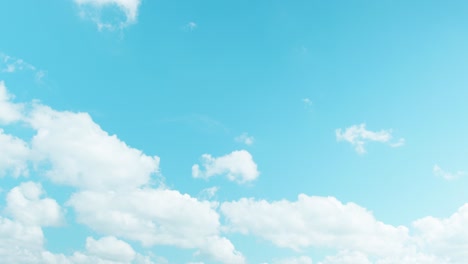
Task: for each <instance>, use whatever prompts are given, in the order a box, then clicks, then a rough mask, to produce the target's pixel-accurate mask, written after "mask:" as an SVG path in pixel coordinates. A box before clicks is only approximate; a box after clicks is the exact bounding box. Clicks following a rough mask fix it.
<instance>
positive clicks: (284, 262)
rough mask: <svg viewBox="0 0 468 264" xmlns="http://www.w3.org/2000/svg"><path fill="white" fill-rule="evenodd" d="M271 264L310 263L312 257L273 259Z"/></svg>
mask: <svg viewBox="0 0 468 264" xmlns="http://www.w3.org/2000/svg"><path fill="white" fill-rule="evenodd" d="M272 264H312V259H311V258H309V257H307V256H301V257H293V258H285V259H278V260H274V261H273V263H272Z"/></svg>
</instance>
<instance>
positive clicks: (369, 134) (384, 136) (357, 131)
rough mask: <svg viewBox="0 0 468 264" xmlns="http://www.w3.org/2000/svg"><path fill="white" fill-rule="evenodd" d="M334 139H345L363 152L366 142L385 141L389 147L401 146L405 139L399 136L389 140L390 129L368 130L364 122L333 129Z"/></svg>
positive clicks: (358, 151) (358, 150)
mask: <svg viewBox="0 0 468 264" xmlns="http://www.w3.org/2000/svg"><path fill="white" fill-rule="evenodd" d="M335 135H336V139H337V140H338V141H347V142H349V143H350V144H351V145H353V146H354V148H355V150H356V152H357V153H360V154H363V153H365V152H366V149H365V145H366V144H367V143H368V142H380V143H387V144H389V145H390V146H391V147H401V146H403V145H404V143H405V140H404V139H403V138H400V139H399V140H398V141H397V142H393V143H392V142H390V140H391V139H392V131H391V130H380V131H376V132H374V131H370V130H367V129H366V124H360V125H353V126H351V127H348V128H346V129H345V130H344V131H342V129H341V128H340V129H336V130H335Z"/></svg>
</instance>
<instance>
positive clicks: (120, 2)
mask: <svg viewBox="0 0 468 264" xmlns="http://www.w3.org/2000/svg"><path fill="white" fill-rule="evenodd" d="M74 1H75V3H76V4H77V5H78V6H79V7H80V8H81V15H82V16H83V17H85V18H88V19H91V20H92V21H93V22H95V23H96V25H97V26H98V29H99V30H102V29H110V30H113V29H116V28H120V29H122V28H124V27H127V26H129V25H131V24H134V23H136V21H137V17H138V8H139V6H140V4H141V0H74ZM112 7H117V8H118V9H119V10H120V11H121V12H123V14H124V16H125V19H123V20H119V19H113V20H114V21H115V20H119V21H118V22H112V21H108V20H105V18H104V17H103V15H102V10H103V9H105V8H110V9H112ZM114 15H115V16H116V17H118V16H119V14H114Z"/></svg>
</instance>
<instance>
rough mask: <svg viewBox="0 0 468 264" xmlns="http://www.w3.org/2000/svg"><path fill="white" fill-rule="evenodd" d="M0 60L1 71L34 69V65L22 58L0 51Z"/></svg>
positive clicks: (12, 71) (10, 71) (11, 71)
mask: <svg viewBox="0 0 468 264" xmlns="http://www.w3.org/2000/svg"><path fill="white" fill-rule="evenodd" d="M0 61H1V64H0V70H1V71H2V72H7V73H14V72H17V71H22V70H30V71H36V67H34V66H33V65H31V64H29V63H27V62H25V61H24V60H22V59H18V58H15V57H12V56H9V55H6V54H3V53H0Z"/></svg>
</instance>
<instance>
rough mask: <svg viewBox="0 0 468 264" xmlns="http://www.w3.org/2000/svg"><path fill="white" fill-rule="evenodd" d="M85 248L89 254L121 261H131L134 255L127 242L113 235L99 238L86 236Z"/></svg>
mask: <svg viewBox="0 0 468 264" xmlns="http://www.w3.org/2000/svg"><path fill="white" fill-rule="evenodd" d="M86 250H87V251H88V252H89V254H90V255H93V256H97V257H100V258H103V259H107V260H112V261H121V262H131V261H132V260H133V259H135V255H136V253H135V251H134V250H133V248H132V247H131V246H130V245H129V244H128V243H126V242H124V241H122V240H119V239H117V238H115V237H113V236H108V237H103V238H101V239H99V240H95V239H94V238H92V237H88V238H87V239H86Z"/></svg>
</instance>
